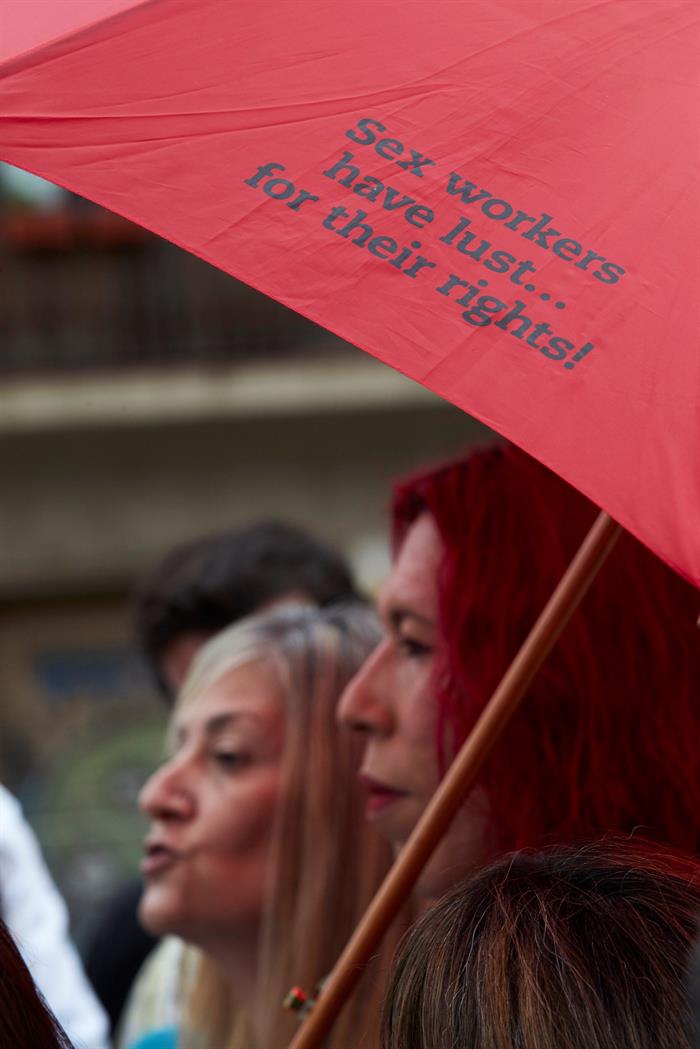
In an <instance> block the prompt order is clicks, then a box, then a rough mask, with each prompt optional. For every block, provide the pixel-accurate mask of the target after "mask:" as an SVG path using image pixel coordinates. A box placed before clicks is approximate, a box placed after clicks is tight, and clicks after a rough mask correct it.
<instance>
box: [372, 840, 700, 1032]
mask: <svg viewBox="0 0 700 1049" xmlns="http://www.w3.org/2000/svg"><path fill="white" fill-rule="evenodd" d="M699 907H700V863H698V861H697V860H696V859H694V858H690V857H687V856H683V855H681V854H676V853H673V852H670V851H667V850H665V849H663V848H658V847H656V848H655V847H652V846H651V845H650V844H649V843H646V842H643V841H640V840H635V839H631V840H627V841H622V840H619V841H615V840H608V841H602V842H597V843H592V844H590V845H587V846H584V847H581V848H553V849H552V850H551V851H544V852H539V853H532V854H529V853H516V854H515V855H514V856H510V857H506V858H504V859H501V860H499V861H498V862H496V863H494V864H493V865H492V866H490V867H488V868H486V869H485V870H483V871H481V873H479V874H477V875H476V876H475V877H474V878H472V879H471V881H469V882H468V883H467V884H466V885H465V886H464V887H463V888H460V889H458V890H457V891H453V892H452V893H451V894H450V895H448V896H447V897H446V898H444V899H443V900H441V901H440V902H439V903H438V904H437V905H436V906H435V907H434V908H433V909H432V910H430V911H429V912H428V913H427V914H426V915H425V916H424V917H423V918H422V919H421V921H420V922H419V923H418V924H417V925H416V926H414V928H413V929H412V930H411V932H410V933H409V934H408V936H407V937H406V939H405V941H404V943H403V945H402V946H401V947H400V949H399V952H398V955H397V958H396V960H395V963H394V970H393V973H392V976H391V980H390V984H389V989H388V992H387V997H386V1002H385V1006H384V1012H383V1019H382V1039H381V1046H382V1049H467V1047H468V1049H514V1047H515V1046H517V1047H518V1049H632V1047H634V1049H690V1046H691V1037H692V1034H691V1031H692V1026H693V1021H692V1017H691V1014H690V1009H689V1006H688V1001H687V997H686V993H685V968H686V965H687V959H688V955H689V951H690V947H691V944H692V941H693V936H694V932H695V928H696V917H697V912H698V908H699Z"/></svg>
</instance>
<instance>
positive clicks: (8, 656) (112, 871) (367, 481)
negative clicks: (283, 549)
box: [0, 170, 484, 938]
mask: <svg viewBox="0 0 700 1049" xmlns="http://www.w3.org/2000/svg"><path fill="white" fill-rule="evenodd" d="M0 266H1V267H2V285H1V287H2V292H1V294H0V344H1V346H2V352H1V353H0V380H1V382H0V483H1V484H2V493H3V498H2V514H1V515H0V690H1V691H0V696H1V697H2V698H1V701H0V779H1V780H2V781H4V782H6V783H7V784H8V785H9V786H10V787H12V788H13V789H15V790H16V791H17V792H18V793H19V794H20V796H21V797H22V799H23V800H24V802H25V805H26V807H27V810H28V813H29V815H30V817H31V819H32V821H33V822H34V824H35V826H36V828H37V830H38V832H39V834H40V836H41V838H42V841H43V843H44V845H45V848H46V850H47V854H48V858H49V860H50V862H51V864H52V867H53V869H54V873H55V875H56V877H57V879H58V881H59V883H60V884H61V885H62V887H63V889H64V891H65V893H66V895H67V897H68V900H69V903H71V904H72V906H73V916H74V920H75V922H76V931H77V933H78V937H79V938H80V935H81V934H85V933H86V932H87V931H88V930H89V926H90V920H91V913H92V911H93V909H94V906H95V905H97V904H98V903H99V900H100V899H101V898H103V897H104V896H106V895H108V894H109V892H110V891H111V888H112V886H113V885H114V884H115V883H116V882H117V881H118V880H120V879H121V878H122V877H123V876H124V874H125V873H126V872H130V871H133V869H134V867H135V864H136V861H137V858H138V854H139V841H140V837H141V834H142V829H143V828H142V824H141V822H140V820H139V817H138V816H137V814H136V812H135V808H134V798H135V794H136V792H137V790H138V787H139V785H140V783H141V782H142V780H143V778H144V777H145V775H146V774H147V773H148V771H149V770H150V769H151V768H152V766H153V764H154V763H155V762H156V761H157V760H158V756H159V753H160V747H161V737H162V728H163V721H164V712H163V710H162V708H161V705H160V702H159V700H158V699H157V698H156V696H155V695H154V692H153V689H152V686H151V684H150V682H149V679H148V675H147V674H146V672H145V669H144V668H143V666H142V665H141V664H140V662H139V659H138V657H137V654H136V653H135V651H134V648H133V644H132V640H131V635H130V622H129V594H130V591H131V588H132V586H133V583H134V581H135V580H136V579H137V578H138V577H139V576H140V575H141V573H143V572H144V571H145V570H147V569H148V568H149V567H151V566H152V565H153V564H154V563H155V562H156V561H157V560H158V559H159V558H160V557H161V556H162V555H163V554H164V553H165V552H167V551H168V550H169V549H170V548H171V547H172V546H173V545H174V544H176V543H179V542H181V541H183V540H186V539H189V538H191V537H193V536H196V535H199V534H202V533H206V532H213V531H217V530H220V529H223V528H227V527H230V526H233V525H236V524H240V523H243V522H245V521H249V520H251V519H254V518H256V517H261V516H275V517H284V518H287V519H291V520H293V521H296V522H298V523H300V524H303V525H307V526H308V527H309V528H312V529H314V530H315V531H316V532H318V533H319V534H321V535H322V536H324V537H325V538H327V539H328V540H329V541H331V542H333V543H335V544H336V545H338V546H339V547H340V548H341V549H342V550H343V551H344V552H345V553H346V554H347V555H348V557H349V558H350V559H351V561H352V562H353V564H354V565H355V567H356V569H357V571H358V573H359V575H360V578H361V580H362V582H363V583H364V584H365V586H367V587H369V588H374V587H376V585H377V584H378V583H379V581H380V579H381V577H382V575H383V574H384V572H385V570H386V565H387V563H388V555H387V548H386V535H385V531H386V530H385V516H384V513H385V507H386V503H387V498H388V491H389V482H390V479H391V478H392V477H394V476H396V475H397V474H401V473H404V472H406V471H407V470H410V469H413V468H415V467H417V466H419V465H421V464H423V463H425V462H430V461H431V460H435V459H437V458H439V457H441V456H444V455H446V454H451V453H453V452H456V451H459V450H460V449H462V448H464V447H465V445H467V444H468V443H469V442H471V441H474V440H476V439H479V438H480V437H482V436H483V434H484V431H483V429H481V428H479V427H478V426H477V425H476V424H475V423H473V422H472V421H471V420H469V419H468V418H467V417H466V416H465V415H463V414H462V413H461V412H459V411H458V410H457V409H455V408H452V407H451V406H449V405H447V404H445V403H444V402H442V401H440V400H439V399H438V398H436V397H434V396H432V395H430V394H429V393H427V392H426V391H425V390H423V389H422V388H421V387H419V386H417V385H416V384H414V383H412V382H410V381H409V380H407V379H405V378H402V377H401V376H399V375H398V374H396V373H394V372H393V371H392V370H391V369H389V368H386V367H385V366H383V365H381V364H379V363H378V362H376V361H374V360H372V359H371V358H370V357H368V356H367V355H366V354H363V353H361V352H360V351H359V350H356V349H354V348H353V347H350V346H348V345H347V344H345V343H342V342H341V341H340V340H338V339H336V338H335V337H333V336H331V335H330V334H329V333H328V332H325V331H323V330H322V329H320V328H318V327H316V326H315V325H313V324H311V323H310V322H308V321H306V320H304V319H303V318H301V317H300V316H298V315H297V314H294V313H292V312H291V311H289V310H286V309H284V308H283V307H282V306H280V305H279V304H277V303H274V302H271V301H270V300H269V299H266V298H265V297H264V296H262V295H260V294H259V293H257V292H255V291H253V290H252V289H250V288H248V287H246V286H245V285H243V284H240V283H238V282H236V281H234V280H233V279H232V278H231V277H229V276H228V275H226V274H223V273H221V272H219V271H217V270H215V269H213V268H212V267H210V266H208V265H207V264H205V263H203V262H201V261H200V260H197V259H195V258H193V257H192V256H190V255H188V254H186V253H184V252H182V251H180V250H179V249H177V248H175V247H173V246H172V245H168V244H166V243H165V242H163V241H161V240H159V239H158V238H156V237H154V236H151V235H149V234H147V233H146V232H145V231H142V230H140V229H139V228H138V227H135V226H133V225H131V224H130V223H127V222H125V221H124V220H121V219H119V218H117V217H116V216H113V215H110V214H108V213H106V212H104V211H102V210H101V209H99V208H97V207H93V206H91V205H89V204H87V203H86V202H84V201H80V200H78V199H77V198H74V197H72V196H70V195H69V194H66V193H63V192H62V191H58V190H56V189H55V188H54V187H47V186H46V185H45V184H42V183H40V182H36V183H35V184H32V183H31V182H30V181H27V180H26V179H25V178H23V177H22V176H21V175H17V174H16V173H15V172H8V171H7V170H6V171H5V172H4V175H3V173H0Z"/></svg>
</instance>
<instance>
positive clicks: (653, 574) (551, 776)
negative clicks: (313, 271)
mask: <svg viewBox="0 0 700 1049" xmlns="http://www.w3.org/2000/svg"><path fill="white" fill-rule="evenodd" d="M595 515H596V509H595V507H594V506H593V505H592V504H591V503H590V502H589V501H588V500H587V499H585V498H584V497H583V496H582V495H580V494H579V493H578V492H577V491H575V490H574V489H572V488H571V487H569V486H568V485H567V484H565V483H564V481H562V480H561V479H560V478H559V477H557V476H556V475H555V474H553V473H551V472H550V471H549V470H547V469H545V467H543V466H541V465H540V464H539V463H537V462H536V461H535V460H534V459H531V458H530V457H529V456H527V455H525V454H524V453H522V452H520V451H519V450H518V449H516V448H514V447H512V446H508V445H503V444H499V445H495V446H490V447H487V448H483V449H480V450H477V451H475V452H472V454H470V455H469V456H467V457H466V458H464V459H462V460H459V461H456V462H452V463H448V464H447V465H444V466H441V467H439V468H437V469H435V470H431V471H429V472H426V473H423V474H421V475H419V476H417V477H413V478H410V479H409V480H407V481H404V482H403V483H400V484H398V485H397V486H396V489H395V493H394V504H393V525H394V547H395V552H396V559H395V563H394V567H393V570H392V573H391V575H390V577H389V580H388V582H387V583H386V585H385V587H384V589H383V592H382V595H381V598H380V603H379V604H380V613H381V616H382V619H383V622H384V628H385V636H384V639H383V641H382V643H381V644H380V645H379V647H378V648H377V649H376V651H375V652H374V653H373V655H372V656H371V657H370V659H369V660H368V661H367V663H366V664H365V666H364V667H363V668H362V669H361V670H360V672H359V674H358V675H357V676H356V677H355V679H354V680H353V682H351V684H350V686H349V688H348V689H347V691H346V693H345V696H344V698H343V701H342V703H341V708H340V715H341V719H342V720H343V721H344V722H345V723H346V724H347V725H349V726H350V727H351V728H353V729H355V730H357V731H359V732H362V733H363V734H364V735H365V737H366V748H365V758H364V765H363V778H364V782H365V785H366V787H367V790H368V795H369V800H368V814H369V816H370V817H371V818H372V819H373V820H374V821H375V822H376V825H377V827H378V828H379V829H380V830H381V831H382V833H383V834H384V835H385V836H386V837H387V838H388V839H389V840H390V841H391V842H392V843H393V845H394V847H395V849H397V850H398V849H400V848H401V846H402V845H403V844H404V843H405V841H406V839H407V838H408V837H409V835H410V833H411V831H412V830H413V828H414V827H415V825H416V823H417V821H418V819H419V817H420V816H421V815H422V813H423V811H424V810H425V808H426V806H427V804H428V802H429V800H430V798H431V796H432V794H433V792H434V790H435V788H436V786H437V784H438V782H439V780H440V778H441V775H442V773H443V772H444V770H445V768H446V766H447V765H448V764H449V762H450V760H451V759H452V757H453V756H454V753H455V751H456V748H457V747H458V745H459V744H460V743H461V742H462V740H464V738H465V737H466V735H467V734H468V732H469V730H470V729H471V727H472V726H473V724H474V722H475V721H476V719H477V717H478V716H479V714H480V713H481V711H482V710H483V708H484V705H485V704H486V702H487V701H488V699H489V697H490V695H491V694H492V692H493V691H494V689H495V687H496V686H497V684H498V683H499V681H500V679H501V677H502V676H503V674H504V673H505V671H506V669H507V668H508V666H509V664H510V662H511V661H512V659H513V657H514V656H515V654H516V653H517V651H518V649H519V648H520V646H521V644H522V643H523V641H524V640H525V638H526V636H527V634H528V632H529V630H530V628H531V627H532V625H533V623H534V622H535V619H536V617H537V616H538V615H539V613H540V612H541V610H542V609H543V607H544V605H545V603H546V601H547V599H548V598H549V596H550V595H551V593H552V591H553V590H554V588H555V586H556V584H557V582H558V581H559V579H560V578H561V576H562V575H563V574H564V571H565V569H566V567H567V566H568V564H569V562H570V561H571V559H572V557H573V555H574V553H575V552H576V550H577V548H578V546H579V545H580V543H581V541H582V540H583V538H584V536H585V535H586V532H587V530H588V529H589V527H590V525H591V524H592V522H593V520H594V519H595ZM697 600H698V595H697V591H696V590H695V589H694V588H693V587H691V586H690V585H689V584H687V583H686V582H684V581H683V580H682V579H681V578H680V577H679V576H677V575H676V574H675V573H674V572H672V571H671V569H669V568H667V567H666V566H665V565H664V564H663V563H662V562H661V561H659V560H658V559H657V558H656V557H655V556H654V555H652V554H651V553H650V552H649V551H648V550H646V549H645V548H644V547H643V546H642V545H641V544H640V543H639V542H637V541H636V540H635V539H634V538H633V537H632V536H631V535H629V534H624V535H623V536H622V537H621V538H620V540H619V542H618V543H617V545H616V547H615V548H614V549H613V551H612V553H611V555H610V557H609V558H608V560H607V561H606V563H605V564H604V565H603V567H602V569H601V571H600V573H599V575H598V577H597V578H596V580H595V582H594V583H593V585H592V586H591V588H590V590H589V592H588V594H587V595H586V597H585V598H584V600H583V603H582V604H581V606H580V608H579V609H578V611H577V612H576V613H575V614H574V616H573V618H572V619H571V621H570V623H569V624H568V625H567V627H566V628H565V630H564V632H563V634H562V636H561V638H560V640H559V641H558V642H557V644H556V645H555V647H554V649H553V650H552V652H551V654H550V655H549V657H548V658H547V660H546V661H545V663H544V665H543V666H542V667H541V669H540V670H539V671H538V673H537V675H536V676H535V678H534V680H533V681H532V684H531V685H530V687H529V689H528V691H527V694H526V695H525V697H524V700H523V702H522V704H521V706H520V708H519V710H518V712H517V713H516V714H515V716H514V717H513V719H512V721H511V722H510V724H509V725H508V726H507V728H506V730H505V732H504V734H503V736H502V737H501V738H500V739H499V741H498V743H497V744H496V746H495V748H494V750H493V752H492V754H491V755H490V757H489V759H488V760H487V761H486V763H485V765H484V767H483V769H482V771H481V773H480V776H479V778H478V781H477V785H476V787H475V789H474V790H473V791H472V793H471V795H470V797H469V798H468V799H467V801H466V802H465V805H464V807H463V809H462V810H461V812H460V813H459V814H458V815H457V817H456V818H455V820H454V821H453V824H452V826H451V828H450V830H449V831H448V833H447V834H446V835H445V837H444V838H443V840H442V842H441V843H440V845H439V846H438V848H437V850H436V852H435V854H434V856H433V857H432V858H431V860H430V862H429V864H428V866H427V867H426V870H425V871H424V872H423V875H422V877H421V879H420V881H419V883H418V890H419V892H421V893H423V894H424V895H426V896H428V897H432V896H436V895H440V894H441V893H442V892H444V891H446V890H447V889H449V888H450V887H451V886H453V885H454V884H455V883H456V882H457V881H459V880H460V879H461V878H463V877H465V876H467V875H468V874H469V873H470V872H472V871H473V870H475V869H477V868H478V867H480V866H483V865H484V864H485V863H487V862H489V861H490V860H491V859H494V858H496V857H497V856H498V855H501V854H503V853H505V852H509V851H511V850H513V849H517V848H522V847H539V846H541V845H543V844H546V843H548V842H550V843H554V842H561V843H567V842H572V841H576V840H578V839H580V838H584V837H585V838H587V837H591V836H596V835H598V834H600V833H605V832H607V831H618V832H632V831H635V830H638V831H639V832H641V833H642V834H643V835H645V836H647V837H651V838H655V839H658V840H660V841H664V842H667V843H669V844H671V845H673V846H675V847H677V848H680V849H684V850H687V851H690V852H692V851H695V850H697V848H698V845H699V844H700V742H699V741H700V704H699V703H698V681H700V646H698V644H697V636H696V630H695V619H696V616H697Z"/></svg>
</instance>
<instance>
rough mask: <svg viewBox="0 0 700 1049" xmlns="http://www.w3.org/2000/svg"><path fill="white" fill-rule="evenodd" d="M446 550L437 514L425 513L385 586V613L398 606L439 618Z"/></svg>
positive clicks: (414, 526)
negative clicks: (440, 580) (439, 581)
mask: <svg viewBox="0 0 700 1049" xmlns="http://www.w3.org/2000/svg"><path fill="white" fill-rule="evenodd" d="M442 550H443V546H442V540H441V538H440V534H439V532H438V530H437V525H436V524H435V521H434V520H433V517H432V516H431V515H430V514H428V513H425V514H421V516H420V517H419V518H418V519H417V520H416V521H415V522H414V523H413V524H412V525H411V527H410V528H409V530H408V532H407V533H406V537H405V539H404V541H403V543H402V544H401V549H400V550H399V553H398V556H397V558H396V561H395V562H394V565H393V567H392V569H391V572H390V574H389V577H388V579H387V580H386V582H385V584H384V586H383V587H382V591H381V595H380V599H379V606H380V610H381V612H382V614H383V615H384V614H387V613H391V611H392V609H393V608H397V607H398V608H401V609H405V610H412V611H414V612H416V613H421V614H422V615H425V616H428V617H429V618H435V615H436V612H437V570H438V567H439V565H440V559H441V556H442Z"/></svg>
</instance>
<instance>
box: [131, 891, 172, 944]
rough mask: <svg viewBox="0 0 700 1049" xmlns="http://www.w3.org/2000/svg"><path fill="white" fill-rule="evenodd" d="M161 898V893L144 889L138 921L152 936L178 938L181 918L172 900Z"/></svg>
mask: <svg viewBox="0 0 700 1049" xmlns="http://www.w3.org/2000/svg"><path fill="white" fill-rule="evenodd" d="M161 896H162V894H161V893H158V892H157V891H155V890H153V889H149V888H146V891H145V892H144V894H143V896H142V897H141V902H140V904H139V921H140V923H141V925H143V927H144V929H146V931H147V932H150V933H151V935H152V936H179V935H181V933H180V929H181V927H182V924H183V921H182V919H183V916H182V915H181V914H180V913H179V908H178V907H176V906H174V903H173V901H172V900H170V901H169V900H167V899H162V898H161Z"/></svg>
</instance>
